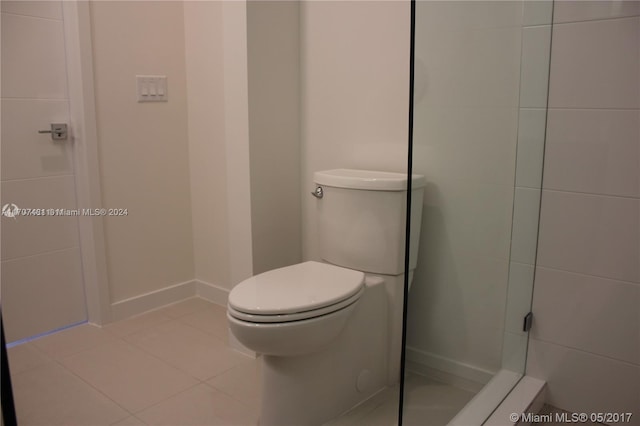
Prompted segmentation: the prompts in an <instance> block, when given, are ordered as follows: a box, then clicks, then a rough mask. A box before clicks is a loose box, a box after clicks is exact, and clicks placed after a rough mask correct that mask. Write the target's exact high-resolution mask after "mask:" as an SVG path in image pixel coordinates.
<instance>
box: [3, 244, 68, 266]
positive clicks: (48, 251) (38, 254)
mask: <svg viewBox="0 0 640 426" xmlns="http://www.w3.org/2000/svg"><path fill="white" fill-rule="evenodd" d="M79 248H80V246H79V245H75V246H69V247H64V248H60V249H53V250H47V251H43V252H41V253H36V254H28V255H26V256H17V257H12V258H10V259H2V263H5V262H16V261H20V260H24V259H29V258H32V257H37V256H44V255H49V254H54V253H60V252H63V251H70V250H73V249H79Z"/></svg>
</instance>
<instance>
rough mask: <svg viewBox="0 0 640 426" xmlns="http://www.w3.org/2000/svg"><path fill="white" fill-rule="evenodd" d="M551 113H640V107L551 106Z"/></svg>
mask: <svg viewBox="0 0 640 426" xmlns="http://www.w3.org/2000/svg"><path fill="white" fill-rule="evenodd" d="M526 109H541V108H526ZM548 109H549V111H554V110H558V111H620V112H623V111H632V112H633V111H640V106H638V107H630V108H621V107H609V108H607V107H576V106H550V107H549V108H548Z"/></svg>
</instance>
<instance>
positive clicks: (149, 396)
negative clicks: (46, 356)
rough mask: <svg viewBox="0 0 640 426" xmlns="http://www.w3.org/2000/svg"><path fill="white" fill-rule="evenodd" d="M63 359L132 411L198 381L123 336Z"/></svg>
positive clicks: (94, 384)
mask: <svg viewBox="0 0 640 426" xmlns="http://www.w3.org/2000/svg"><path fill="white" fill-rule="evenodd" d="M61 362H62V364H63V365H65V367H67V368H68V369H69V370H71V371H73V372H74V373H75V374H77V375H78V376H80V377H81V378H82V379H83V380H85V381H86V382H87V383H90V384H91V385H92V386H94V387H95V388H96V389H98V390H100V391H101V392H102V393H104V394H105V395H107V396H109V397H110V398H111V399H113V400H114V401H116V402H117V403H118V404H120V405H121V406H122V407H124V408H126V409H127V410H128V411H129V412H131V413H135V412H136V411H139V410H142V409H144V408H146V407H149V406H151V405H153V404H155V403H158V402H159V401H162V400H163V399H166V398H168V397H170V396H172V395H175V394H177V393H178V392H181V391H183V390H185V389H187V388H189V387H192V386H194V385H195V384H196V383H197V381H196V380H195V379H193V378H192V377H189V376H188V375H187V374H185V373H183V372H181V371H179V370H178V369H176V368H174V367H172V366H170V365H168V364H166V363H164V362H162V361H160V360H159V359H157V358H155V357H153V356H151V355H149V354H146V353H144V352H143V351H141V350H139V349H137V348H135V347H133V346H132V345H130V344H128V343H125V342H122V341H120V340H116V342H115V343H114V344H112V345H108V346H104V345H103V346H100V347H98V348H94V349H91V350H88V351H84V352H81V353H79V354H77V355H73V356H70V357H67V358H64V359H62V360H61Z"/></svg>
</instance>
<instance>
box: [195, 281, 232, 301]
mask: <svg viewBox="0 0 640 426" xmlns="http://www.w3.org/2000/svg"><path fill="white" fill-rule="evenodd" d="M195 282H196V286H195V288H196V296H199V297H202V298H203V299H205V300H208V301H209V302H211V303H215V304H216V305H220V306H227V300H228V299H229V289H227V288H224V287H220V286H217V285H215V284H211V283H208V282H206V281H202V280H198V279H196V280H195Z"/></svg>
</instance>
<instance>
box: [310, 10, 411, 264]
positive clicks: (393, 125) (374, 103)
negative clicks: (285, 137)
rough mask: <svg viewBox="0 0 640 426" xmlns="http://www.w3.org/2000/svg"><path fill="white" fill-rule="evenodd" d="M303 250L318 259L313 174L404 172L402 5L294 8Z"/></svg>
mask: <svg viewBox="0 0 640 426" xmlns="http://www.w3.org/2000/svg"><path fill="white" fill-rule="evenodd" d="M300 12H301V18H300V31H301V33H300V37H301V100H302V102H301V112H302V117H301V120H302V128H301V134H302V136H301V143H302V152H301V158H302V173H301V179H302V182H301V190H302V247H303V258H304V259H318V258H319V255H318V252H317V235H316V231H315V223H316V222H315V210H314V205H315V203H314V201H315V199H314V198H313V197H311V195H309V192H311V191H312V190H313V189H314V188H315V186H314V184H313V173H314V172H315V171H318V170H326V169H332V168H340V167H346V168H361V169H373V170H383V171H395V172H403V171H406V162H407V138H408V131H407V129H408V108H409V33H410V22H411V21H410V8H409V2H407V1H387V2H375V1H372V2H368V1H362V2H359V1H358V2H355V1H353V2H351V1H350V2H324V1H305V2H303V3H302V4H301V5H300Z"/></svg>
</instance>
